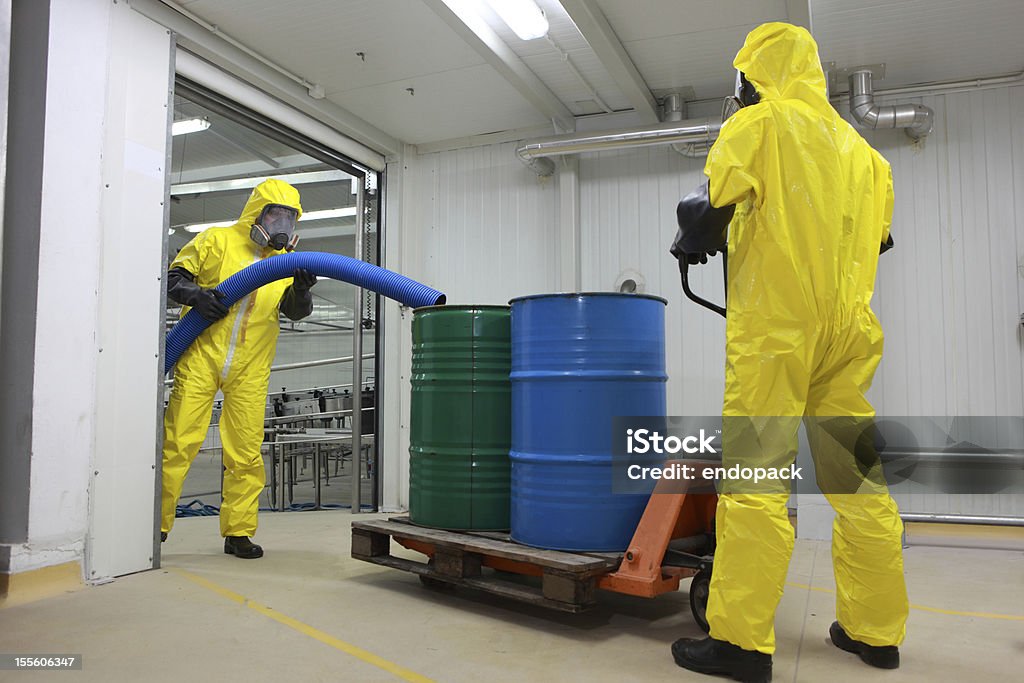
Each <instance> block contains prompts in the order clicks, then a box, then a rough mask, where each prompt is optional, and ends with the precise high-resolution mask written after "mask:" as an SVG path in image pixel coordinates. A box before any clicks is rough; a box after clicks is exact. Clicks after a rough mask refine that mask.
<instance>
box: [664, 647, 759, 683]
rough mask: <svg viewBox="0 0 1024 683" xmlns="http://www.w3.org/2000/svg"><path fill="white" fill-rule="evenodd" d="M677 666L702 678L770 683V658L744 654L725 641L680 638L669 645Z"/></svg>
mask: <svg viewBox="0 0 1024 683" xmlns="http://www.w3.org/2000/svg"><path fill="white" fill-rule="evenodd" d="M672 657H673V658H674V659H675V660H676V664H678V665H679V666H681V667H683V668H684V669H689V670H690V671H696V672H697V673H702V674H713V675H718V676H723V675H724V676H731V677H732V678H733V679H735V680H737V681H743V682H744V683H768V681H771V680H772V656H771V655H766V654H764V653H763V652H754V651H752V650H744V649H743V648H741V647H739V646H737V645H733V644H732V643H728V642H726V641H724V640H715V639H714V638H704V639H703V640H695V639H693V638H680V639H679V640H677V641H676V642H674V643H672Z"/></svg>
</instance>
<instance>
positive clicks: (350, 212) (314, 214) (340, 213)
mask: <svg viewBox="0 0 1024 683" xmlns="http://www.w3.org/2000/svg"><path fill="white" fill-rule="evenodd" d="M355 215H356V207H354V206H347V207H345V208H344V209H325V210H323V211H307V212H306V213H304V214H302V218H300V219H299V222H300V223H301V222H302V221H322V220H324V219H325V218H344V217H345V216H355Z"/></svg>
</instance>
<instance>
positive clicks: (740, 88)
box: [722, 69, 761, 123]
mask: <svg viewBox="0 0 1024 683" xmlns="http://www.w3.org/2000/svg"><path fill="white" fill-rule="evenodd" d="M760 101H761V96H760V95H758V94H757V89H756V88H755V87H754V84H753V83H751V82H750V81H748V80H747V77H746V75H745V74H744V73H743V72H742V71H740V70H739V69H737V70H736V91H735V92H734V93H733V94H732V95H729V96H728V97H726V98H725V102H723V103H722V123H725V121H726V119H728V118H729V117H730V116H732V115H733V114H735V113H736V112H738V111H739V110H740V109H742V108H743V107H749V106H750V105H752V104H757V103H758V102H760Z"/></svg>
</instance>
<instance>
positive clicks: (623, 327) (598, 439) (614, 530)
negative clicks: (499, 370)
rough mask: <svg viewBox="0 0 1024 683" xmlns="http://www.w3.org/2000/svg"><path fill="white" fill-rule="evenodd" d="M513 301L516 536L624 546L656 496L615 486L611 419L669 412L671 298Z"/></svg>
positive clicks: (570, 546)
mask: <svg viewBox="0 0 1024 683" xmlns="http://www.w3.org/2000/svg"><path fill="white" fill-rule="evenodd" d="M510 303H511V304H512V374H511V378H512V450H511V453H510V457H511V460H512V510H511V525H512V539H513V540H515V541H517V542H519V543H524V544H526V545H531V546H535V547H539V548H549V549H554V550H581V551H582V550H591V551H619V550H625V549H626V546H627V545H628V544H629V541H630V539H631V538H632V536H633V532H634V531H635V530H636V527H637V524H638V523H639V521H640V517H641V515H642V514H643V511H644V507H645V506H646V505H647V499H648V496H647V495H632V494H615V493H612V419H613V418H614V417H616V416H635V415H664V414H665V382H666V380H667V379H668V375H667V374H666V372H665V305H666V301H665V300H664V299H661V298H659V297H654V296H647V295H637V294H615V293H607V294H605V293H596V294H544V295H538V296H527V297H520V298H517V299H513V300H512V301H511V302H510Z"/></svg>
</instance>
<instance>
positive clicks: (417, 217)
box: [399, 143, 558, 304]
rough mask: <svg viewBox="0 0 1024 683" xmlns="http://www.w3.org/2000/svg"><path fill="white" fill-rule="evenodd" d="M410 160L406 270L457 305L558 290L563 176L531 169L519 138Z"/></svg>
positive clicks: (405, 206) (499, 301) (497, 301)
mask: <svg viewBox="0 0 1024 683" xmlns="http://www.w3.org/2000/svg"><path fill="white" fill-rule="evenodd" d="M406 165H407V167H408V169H407V171H406V182H407V183H409V185H410V190H411V192H412V195H411V201H410V202H408V203H406V204H403V206H402V211H403V212H404V213H405V214H406V215H405V220H406V221H408V222H409V224H408V225H403V232H402V234H401V235H400V236H399V239H402V240H412V241H411V242H410V243H407V244H405V245H404V246H405V249H406V258H407V261H406V262H405V263H403V266H404V267H405V269H406V270H405V274H407V275H410V276H412V277H417V278H418V279H420V280H422V281H423V282H425V283H427V284H429V285H431V286H433V287H436V288H437V289H440V290H441V291H443V292H445V293H446V294H447V295H448V303H450V304H466V303H478V304H504V303H507V302H508V300H509V299H511V298H512V297H515V296H520V295H523V294H535V293H538V292H549V291H554V290H555V289H556V287H557V282H558V273H557V265H558V259H557V244H558V241H557V234H556V225H555V219H556V216H557V198H558V192H557V180H556V179H554V178H538V177H537V176H536V175H535V174H534V173H533V172H531V171H530V170H529V169H527V168H526V167H525V166H524V165H523V164H522V163H521V162H520V161H519V159H518V158H517V157H516V155H515V144H514V143H509V144H503V145H490V146H487V147H473V148H469V149H462V150H456V151H452V152H438V153H435V154H427V155H423V156H418V157H414V158H412V159H409V160H407V162H406ZM410 249H411V251H409V250H410Z"/></svg>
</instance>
